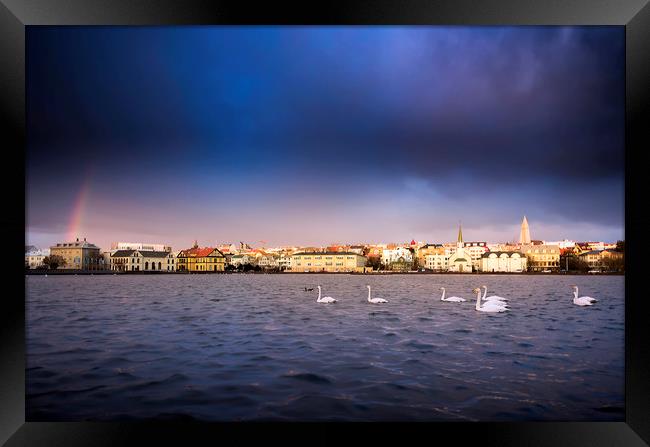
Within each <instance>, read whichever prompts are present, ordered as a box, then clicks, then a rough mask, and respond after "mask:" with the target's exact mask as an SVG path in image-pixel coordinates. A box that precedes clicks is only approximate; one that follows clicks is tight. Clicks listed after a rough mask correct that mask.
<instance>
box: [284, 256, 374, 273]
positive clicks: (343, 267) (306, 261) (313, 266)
mask: <svg viewBox="0 0 650 447" xmlns="http://www.w3.org/2000/svg"><path fill="white" fill-rule="evenodd" d="M366 261H367V258H366V257H365V256H362V255H360V254H359V253H354V252H351V251H347V252H345V251H310V252H299V253H294V254H293V255H291V271H292V272H362V273H363V272H366V271H369V270H371V269H370V268H368V267H366Z"/></svg>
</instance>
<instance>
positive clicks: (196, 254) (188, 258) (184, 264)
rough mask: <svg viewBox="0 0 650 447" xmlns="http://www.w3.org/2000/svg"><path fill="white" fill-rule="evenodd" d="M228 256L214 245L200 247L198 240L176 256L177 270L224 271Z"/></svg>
mask: <svg viewBox="0 0 650 447" xmlns="http://www.w3.org/2000/svg"><path fill="white" fill-rule="evenodd" d="M225 266H226V257H225V256H224V254H223V253H222V252H221V251H219V249H218V248H214V247H199V246H198V243H197V241H194V246H193V247H192V248H188V249H187V250H181V251H180V252H179V253H178V255H177V256H176V271H179V272H223V271H224V270H225Z"/></svg>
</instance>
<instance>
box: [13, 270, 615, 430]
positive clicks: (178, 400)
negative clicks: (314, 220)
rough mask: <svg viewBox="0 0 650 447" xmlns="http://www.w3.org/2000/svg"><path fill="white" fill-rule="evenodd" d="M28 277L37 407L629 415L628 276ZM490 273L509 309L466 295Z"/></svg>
mask: <svg viewBox="0 0 650 447" xmlns="http://www.w3.org/2000/svg"><path fill="white" fill-rule="evenodd" d="M25 281H26V289H27V294H26V309H27V314H26V315H27V371H26V376H27V419H28V420H31V421H37V420H90V419H92V420H113V419H140V418H151V417H156V418H177V417H178V418H184V417H186V418H195V419H199V420H250V419H264V420H350V421H356V420H523V419H527V420H533V419H535V420H536V419H539V420H623V419H624V400H623V399H624V318H623V317H624V278H623V277H622V276H596V277H588V276H573V277H563V276H515V275H508V276H505V275H504V276H501V275H481V276H477V275H395V276H361V275H359V276H357V275H309V274H301V275H289V274H285V275H251V274H248V275H243V274H241V275H236V274H233V275H189V276H188V275H158V276H113V275H109V276H97V275H95V276H48V277H44V276H29V277H26V279H25ZM317 284H322V286H323V292H324V294H323V295H324V296H332V297H334V298H337V299H338V300H339V301H338V303H336V304H333V305H324V304H317V303H316V302H315V300H316V296H317V290H316V289H315V290H314V291H313V292H305V291H304V287H305V286H307V287H315V286H316V285H317ZM366 284H370V285H372V287H373V295H374V296H378V297H383V298H386V299H388V300H389V303H387V304H382V305H373V304H370V303H368V302H367V301H366V298H367V289H366V288H365V285H366ZM483 284H485V285H487V286H488V287H489V291H488V292H489V293H488V294H489V295H491V294H496V295H500V296H503V297H506V298H509V299H510V305H511V310H510V312H508V313H506V314H485V313H480V312H477V311H476V310H475V309H474V301H475V297H476V296H475V295H473V294H472V293H471V289H472V288H474V287H477V286H480V285H483ZM570 284H578V285H579V286H580V295H589V296H593V297H595V298H597V299H598V300H599V302H598V303H596V305H595V306H593V307H578V306H575V305H573V304H572V294H571V291H570V290H569V285H570ZM441 286H444V287H446V288H447V295H448V296H449V295H459V296H462V297H464V298H466V299H468V301H467V302H464V303H449V302H441V301H440V291H439V287H441Z"/></svg>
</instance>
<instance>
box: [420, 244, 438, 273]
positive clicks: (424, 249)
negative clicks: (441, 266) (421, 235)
mask: <svg viewBox="0 0 650 447" xmlns="http://www.w3.org/2000/svg"><path fill="white" fill-rule="evenodd" d="M415 254H416V259H417V261H418V267H426V264H427V259H426V257H427V255H439V254H443V255H444V254H445V248H444V247H443V245H442V244H424V245H422V246H421V247H420V248H418V249H417V251H416V252H415ZM426 268H428V267H426Z"/></svg>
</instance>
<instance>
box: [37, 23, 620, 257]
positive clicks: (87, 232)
mask: <svg viewBox="0 0 650 447" xmlns="http://www.w3.org/2000/svg"><path fill="white" fill-rule="evenodd" d="M27 34H28V39H27V41H26V45H27V56H28V64H27V109H28V115H27V120H28V150H27V171H26V175H27V183H26V197H27V198H26V214H27V215H26V221H27V227H26V242H27V243H28V244H31V245H38V246H49V245H51V244H53V243H56V242H62V241H65V240H67V239H70V238H74V237H81V238H82V237H86V238H87V239H88V240H89V242H93V243H95V244H97V245H98V246H102V247H108V246H109V245H110V243H111V242H114V241H118V240H142V241H146V242H164V243H168V244H169V245H172V246H174V247H186V246H189V245H190V244H191V243H192V241H193V240H195V239H197V240H199V241H201V242H202V243H203V245H209V244H216V243H217V242H219V241H223V242H224V243H225V242H233V243H237V242H239V241H240V240H242V241H245V242H249V243H251V244H253V245H255V244H256V243H257V242H259V241H267V245H268V246H274V245H316V246H320V245H327V244H330V243H332V242H335V241H340V242H343V243H345V242H352V241H357V242H363V241H367V242H370V241H382V242H390V241H393V242H396V241H404V240H411V239H415V240H422V241H425V240H426V241H431V242H445V241H453V240H454V237H455V228H456V226H457V223H458V221H459V220H462V222H463V231H464V233H465V234H466V238H467V240H489V241H495V242H507V241H512V240H517V239H516V238H517V235H518V234H519V230H520V227H519V225H520V221H521V217H522V216H523V215H524V214H525V215H526V216H527V217H528V220H529V222H530V228H531V238H532V239H538V240H558V239H565V238H566V239H573V240H604V241H616V240H622V239H624V238H625V236H624V208H623V206H624V171H623V153H624V152H623V144H624V64H623V61H624V30H623V29H620V28H617V27H351V28H343V29H342V28H338V27H245V28H239V27H174V28H164V29H163V28H120V27H117V28H98V29H95V28H92V27H72V28H68V27H57V28H51V27H37V28H30V29H29V30H28V31H27Z"/></svg>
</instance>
